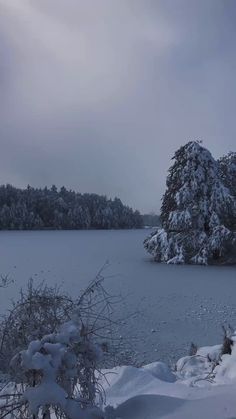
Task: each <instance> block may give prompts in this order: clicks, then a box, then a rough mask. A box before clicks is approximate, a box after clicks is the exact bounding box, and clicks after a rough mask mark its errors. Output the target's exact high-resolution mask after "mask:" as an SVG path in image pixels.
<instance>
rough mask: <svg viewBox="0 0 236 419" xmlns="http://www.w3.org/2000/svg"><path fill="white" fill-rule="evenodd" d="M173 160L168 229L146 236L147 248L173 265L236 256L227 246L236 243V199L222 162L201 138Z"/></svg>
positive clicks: (166, 204) (165, 208)
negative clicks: (205, 146) (225, 179)
mask: <svg viewBox="0 0 236 419" xmlns="http://www.w3.org/2000/svg"><path fill="white" fill-rule="evenodd" d="M173 160H174V163H173V165H172V166H171V168H170V169H169V174H168V177H167V182H166V185H167V190H166V192H165V194H164V197H163V202H162V207H161V221H162V227H163V228H162V229H161V230H159V231H158V232H157V234H156V235H153V236H152V237H151V238H148V239H147V240H145V247H146V248H147V250H148V251H149V252H150V253H152V254H154V256H155V259H156V260H157V261H165V262H168V263H185V262H186V263H204V264H206V263H213V262H216V261H217V262H218V261H219V262H221V263H222V262H224V261H226V260H227V258H228V256H229V259H230V260H232V255H231V251H226V249H228V248H229V243H231V244H233V243H234V234H233V233H232V232H231V230H232V229H233V225H234V222H235V197H233V196H232V195H231V194H230V191H229V189H228V188H227V187H226V184H225V183H223V181H222V176H221V172H220V168H219V164H218V162H217V161H215V160H214V158H213V157H212V155H211V153H210V152H209V151H208V150H207V149H205V148H204V147H203V146H202V145H201V143H200V142H197V141H191V142H189V143H187V144H186V145H184V146H182V147H180V149H179V150H177V151H176V153H175V155H174V157H173ZM231 233H232V234H233V235H232V234H231ZM219 236H220V237H221V239H220V240H219ZM232 249H233V248H232ZM233 251H234V250H233ZM229 254H230V255H229ZM235 258H236V253H235Z"/></svg>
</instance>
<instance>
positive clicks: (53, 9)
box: [0, 0, 236, 212]
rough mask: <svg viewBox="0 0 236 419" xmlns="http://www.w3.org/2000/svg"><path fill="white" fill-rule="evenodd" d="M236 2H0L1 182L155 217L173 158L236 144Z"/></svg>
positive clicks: (216, 153)
mask: <svg viewBox="0 0 236 419" xmlns="http://www.w3.org/2000/svg"><path fill="white" fill-rule="evenodd" d="M235 22H236V1H235V0H0V183H13V184H14V185H16V186H26V185H27V184H30V185H32V186H45V185H48V186H50V185H52V184H56V185H57V186H58V187H60V186H62V185H65V186H66V187H69V188H72V189H75V190H77V191H81V192H96V193H99V194H106V195H107V196H111V197H114V196H118V197H120V198H121V199H122V200H123V202H124V203H126V204H129V205H131V206H133V207H135V208H137V209H139V210H141V211H142V212H144V211H145V212H146V211H147V212H149V211H159V207H160V199H161V196H162V194H163V192H164V190H165V177H166V174H167V170H168V167H169V165H170V159H171V157H172V155H173V153H174V151H175V150H176V149H177V148H178V147H179V146H180V145H182V144H184V143H186V142H187V141H189V140H191V139H201V140H203V142H204V145H205V146H206V147H207V148H209V149H210V150H211V152H212V154H213V155H214V156H215V157H218V156H220V155H222V154H225V153H226V152H228V151H229V150H235V143H236V122H235V121H236V112H235V110H236V24H235Z"/></svg>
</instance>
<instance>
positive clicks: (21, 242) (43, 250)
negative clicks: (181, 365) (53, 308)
mask: <svg viewBox="0 0 236 419" xmlns="http://www.w3.org/2000/svg"><path fill="white" fill-rule="evenodd" d="M148 233H149V232H148V231H147V230H122V231H121V230H119V231H115V230H108V231H98V230H97V231H29V232H26V231H24V232H23V231H22V232H21V231H17V232H13V231H12V232H3V231H2V232H0V261H1V264H0V273H1V274H2V275H6V274H9V276H11V278H12V279H14V281H15V282H14V284H13V285H10V286H9V287H8V288H7V289H1V290H0V305H1V313H3V312H4V311H5V310H6V309H7V308H8V307H9V304H10V299H11V298H17V295H18V291H19V289H20V288H21V287H24V286H25V284H26V283H27V280H28V279H29V278H30V277H32V278H34V280H35V281H36V282H40V281H42V280H45V281H46V282H47V283H49V284H55V283H57V284H59V285H61V286H62V287H63V288H64V289H65V290H66V291H67V292H68V293H69V294H72V295H73V296H75V295H76V294H78V293H79V291H80V290H81V288H83V287H84V286H86V285H87V284H88V282H89V281H90V280H91V279H93V278H94V276H95V275H96V273H97V272H98V270H99V269H100V268H101V267H102V266H103V265H104V263H105V262H106V261H108V262H109V267H108V268H106V269H105V271H104V276H105V277H107V279H106V287H107V289H108V290H109V291H111V292H112V293H114V294H116V295H117V294H119V293H121V294H122V295H123V297H124V301H123V302H122V303H121V304H120V305H119V308H118V307H117V314H116V315H117V317H120V318H122V323H121V330H120V335H119V336H120V339H121V340H122V339H126V338H127V337H128V338H129V339H131V341H132V342H133V347H134V348H135V349H136V350H137V351H138V353H139V356H138V360H140V361H141V362H142V361H143V362H146V363H147V362H150V361H154V360H160V359H161V360H162V361H166V362H168V361H173V360H176V359H178V358H179V357H180V356H182V355H183V354H185V353H186V350H188V347H189V346H190V343H191V342H192V341H193V342H195V343H196V344H199V345H208V344H214V343H218V342H220V339H221V334H222V330H221V326H222V325H223V324H226V325H227V324H229V323H230V324H231V325H232V326H233V327H235V328H236V305H235V295H236V268H234V267H201V266H173V265H162V264H157V263H154V262H153V261H152V259H151V257H149V255H147V254H146V253H145V250H144V249H143V245H142V242H143V239H144V238H145V237H146V236H147V234H148ZM130 314H133V315H132V316H131V317H128V318H127V319H126V317H127V316H129V315H130Z"/></svg>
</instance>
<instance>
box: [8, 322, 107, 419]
mask: <svg viewBox="0 0 236 419" xmlns="http://www.w3.org/2000/svg"><path fill="white" fill-rule="evenodd" d="M85 353H86V356H87V359H88V362H90V363H91V366H92V367H93V365H94V363H96V362H97V361H98V359H99V358H100V355H101V352H100V350H99V348H98V347H97V346H96V345H94V344H93V343H92V340H91V339H89V338H88V337H86V338H85V337H84V334H83V327H82V326H81V324H80V321H79V320H77V319H76V318H75V319H74V320H70V321H68V322H67V323H65V324H63V325H62V327H61V329H60V331H59V332H58V333H53V334H49V335H47V336H44V337H43V338H42V339H41V340H35V341H32V342H31V343H30V344H29V346H28V348H27V349H26V350H24V351H21V353H20V354H19V355H17V356H16V357H15V358H14V359H13V360H12V368H15V369H18V368H20V369H21V370H22V372H23V373H24V374H26V375H27V374H30V373H32V374H34V377H35V380H34V382H35V381H36V382H37V384H36V385H32V386H31V387H28V388H26V390H25V391H24V393H23V395H22V400H23V401H24V402H26V403H28V405H29V410H30V412H31V414H32V415H38V414H39V412H40V411H46V410H47V409H48V408H49V407H50V406H57V408H60V409H61V411H62V412H64V414H66V417H67V418H68V419H98V418H102V414H101V412H100V410H99V409H97V408H95V407H93V406H89V405H88V407H87V408H86V407H85V408H84V406H83V397H82V395H81V392H80V385H79V384H81V380H83V374H84V372H83V370H82V367H81V365H82V364H81V362H80V358H81V357H84V354H85ZM36 377H37V379H36ZM90 385H91V386H92V385H93V384H92V383H90ZM91 390H92V391H93V389H91ZM94 393H95V385H94ZM37 417H38V416H37Z"/></svg>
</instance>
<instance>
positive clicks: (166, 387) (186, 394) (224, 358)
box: [103, 336, 236, 419]
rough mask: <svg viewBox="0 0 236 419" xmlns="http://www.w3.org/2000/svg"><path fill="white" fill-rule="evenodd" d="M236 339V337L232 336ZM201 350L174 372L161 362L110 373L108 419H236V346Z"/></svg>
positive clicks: (181, 363) (107, 373) (107, 387)
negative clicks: (229, 350)
mask: <svg viewBox="0 0 236 419" xmlns="http://www.w3.org/2000/svg"><path fill="white" fill-rule="evenodd" d="M232 340H233V341H235V340H236V336H233V337H232ZM221 350H222V345H215V346H208V347H202V348H199V349H198V350H197V352H196V354H195V355H193V356H186V357H183V358H181V359H180V360H179V361H178V362H177V364H176V367H175V370H174V371H171V370H170V368H169V367H168V366H167V365H166V364H163V363H161V362H155V363H152V364H149V365H147V366H144V367H142V368H135V367H129V366H126V367H125V366H123V367H117V368H115V369H113V370H112V371H109V372H106V380H105V381H104V383H103V384H104V388H105V391H106V394H107V405H109V406H108V407H107V408H106V409H105V411H106V415H105V418H106V419H144V418H145V419H158V418H163V419H199V418H200V417H201V418H203V419H211V418H212V419H213V418H214V419H233V418H236V398H235V392H236V345H235V346H233V347H232V354H231V355H230V354H226V355H221Z"/></svg>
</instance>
